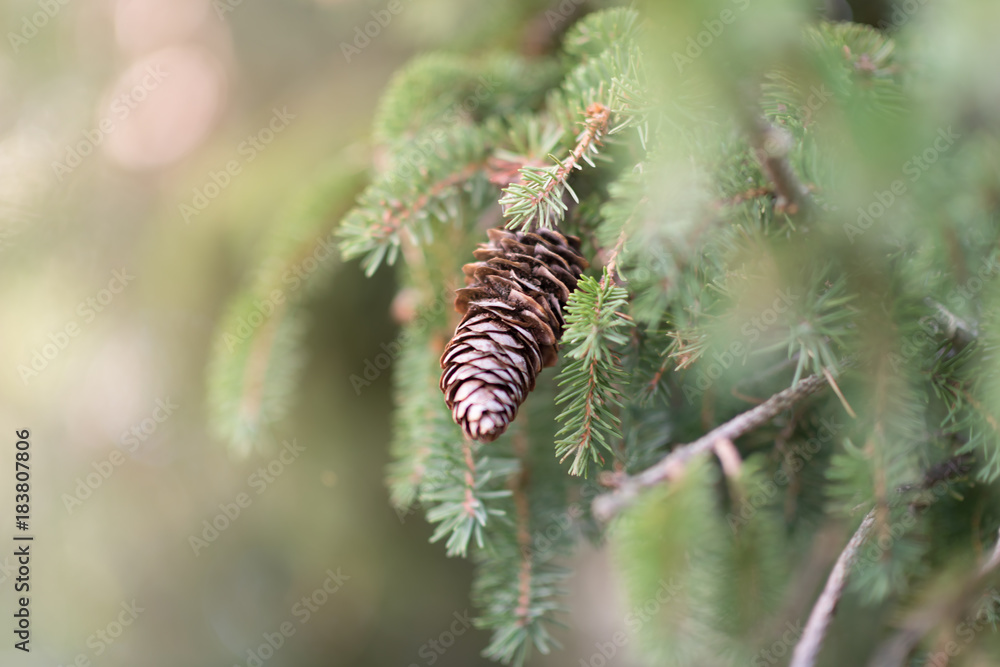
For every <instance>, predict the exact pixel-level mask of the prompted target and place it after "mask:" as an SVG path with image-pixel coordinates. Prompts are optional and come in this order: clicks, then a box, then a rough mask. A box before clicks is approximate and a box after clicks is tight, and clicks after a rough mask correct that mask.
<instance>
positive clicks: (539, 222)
mask: <svg viewBox="0 0 1000 667" xmlns="http://www.w3.org/2000/svg"><path fill="white" fill-rule="evenodd" d="M585 117H586V118H585V120H584V128H583V131H582V132H580V134H579V136H578V137H577V139H576V146H575V147H574V148H573V150H572V151H570V154H569V155H568V156H567V157H566V158H564V159H562V160H560V159H558V158H557V157H555V156H553V155H550V156H549V157H550V158H551V159H552V160H554V161H555V162H556V166H546V167H535V166H524V167H522V168H521V170H520V173H521V179H520V181H521V182H519V183H514V184H512V185H510V186H509V187H508V188H507V189H506V190H504V194H503V197H501V198H500V205H501V206H502V207H503V212H504V217H506V218H509V220H508V222H507V228H508V229H520V230H527V229H529V228H531V227H533V226H541V227H549V228H551V227H553V226H555V225H556V224H558V223H559V222H560V221H561V220H562V219H563V216H564V214H565V212H566V210H567V209H568V207H567V205H566V203H565V202H563V193H564V192H569V194H570V196H571V197H573V199H574V200H575V201H576V202H578V203H579V199H578V198H577V196H576V193H575V192H574V191H573V188H571V187H570V185H569V177H570V175H571V174H572V173H573V170H575V169H583V166H582V165H581V164H580V163H581V162H586V163H587V164H588V165H590V166H591V167H593V166H594V161H593V159H592V157H591V156H595V155H597V153H598V150H597V149H598V147H599V146H600V145H601V140H602V138H603V136H604V135H605V133H606V132H607V130H608V121H609V120H610V118H611V110H610V109H608V107H606V106H604V105H603V104H601V103H600V102H594V103H592V104H591V105H590V106H588V107H587V110H586V112H585Z"/></svg>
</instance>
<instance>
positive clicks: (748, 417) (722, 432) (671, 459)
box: [594, 375, 827, 521]
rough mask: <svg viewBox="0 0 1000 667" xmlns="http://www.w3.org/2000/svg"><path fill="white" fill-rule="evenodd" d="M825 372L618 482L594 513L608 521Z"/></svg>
mask: <svg viewBox="0 0 1000 667" xmlns="http://www.w3.org/2000/svg"><path fill="white" fill-rule="evenodd" d="M826 384H827V380H826V378H825V377H823V376H822V375H810V376H809V377H807V378H805V379H804V380H802V381H801V382H799V383H798V384H797V385H795V386H794V387H790V388H788V389H785V390H784V391H781V392H779V393H777V394H775V395H774V396H772V397H771V398H769V399H767V400H766V401H764V402H763V403H761V404H760V405H758V406H756V407H754V408H752V409H750V410H747V411H746V412H744V413H742V414H740V415H738V416H736V417H734V418H733V419H731V420H729V421H728V422H726V423H725V424H723V425H722V426H719V427H718V428H715V429H713V430H712V431H710V432H709V433H707V434H706V435H703V436H702V437H700V438H698V439H697V440H695V441H694V442H692V443H689V444H686V445H681V446H679V447H677V448H675V449H674V450H673V451H672V452H670V453H669V454H667V455H666V456H665V457H663V458H662V459H660V461H659V462H657V463H655V464H653V465H652V466H650V467H649V468H647V469H646V470H644V471H643V472H641V473H639V474H638V475H633V476H631V477H625V478H624V479H622V480H620V481H619V482H618V484H617V486H618V488H617V489H616V490H615V491H612V492H610V493H606V494H604V495H602V496H598V497H597V498H596V499H595V500H594V516H596V517H597V518H598V519H600V520H602V521H608V520H609V519H611V518H612V517H614V516H615V515H616V514H618V513H619V512H620V511H622V510H623V509H625V508H626V507H628V506H629V505H631V504H632V503H633V502H635V500H636V499H637V498H638V497H639V494H640V493H641V492H642V491H643V490H644V489H646V488H649V487H651V486H656V485H657V484H661V483H663V482H665V481H667V480H669V479H671V478H672V477H674V476H675V475H676V474H678V473H679V472H680V470H682V469H683V467H684V464H685V463H686V462H687V461H688V460H690V459H691V458H692V457H694V456H697V455H699V454H701V453H703V452H706V451H708V450H710V449H713V448H714V447H715V445H716V443H718V442H719V441H720V440H735V439H736V438H738V437H740V436H741V435H743V434H745V433H748V432H750V431H752V430H754V429H755V428H757V427H758V426H761V425H762V424H766V423H767V422H769V421H771V420H772V419H774V418H775V417H776V416H777V415H779V414H780V413H782V412H784V411H785V410H786V409H788V408H789V407H791V406H792V405H794V404H795V403H796V402H798V401H800V400H802V399H803V398H805V397H807V396H810V395H812V394H814V393H815V392H817V391H819V390H820V389H822V388H823V387H824V386H826Z"/></svg>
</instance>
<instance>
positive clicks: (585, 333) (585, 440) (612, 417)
mask: <svg viewBox="0 0 1000 667" xmlns="http://www.w3.org/2000/svg"><path fill="white" fill-rule="evenodd" d="M627 302H628V294H627V292H626V291H625V290H624V289H623V288H621V287H616V286H615V284H614V281H613V280H612V277H611V275H610V273H608V272H607V271H605V273H604V278H603V279H602V280H601V281H600V282H598V281H597V280H594V279H593V278H591V277H589V276H583V277H582V278H581V279H580V282H579V284H578V285H577V287H576V291H575V292H573V294H572V295H571V296H570V299H569V303H567V304H566V330H565V331H564V332H563V339H562V343H563V346H564V351H563V354H564V359H566V361H565V363H564V364H563V368H562V370H561V371H560V373H559V385H560V387H562V389H561V391H560V392H559V397H558V398H557V399H556V403H557V404H559V405H562V404H565V407H564V408H563V412H562V414H560V415H559V421H560V422H562V423H563V427H562V429H561V430H560V431H559V433H558V435H557V436H556V437H557V438H558V440H556V456H557V457H559V460H560V461H564V460H566V459H567V458H568V457H570V456H572V457H573V459H572V461H571V462H570V468H569V472H570V474H571V475H584V476H586V474H587V469H588V467H589V463H590V461H594V462H595V463H596V462H598V461H600V460H602V459H603V457H602V456H601V454H600V453H599V449H604V450H605V451H606V452H607V453H608V454H610V455H611V456H614V450H613V449H612V447H613V445H614V443H615V442H616V441H618V440H620V438H621V429H620V427H621V420H620V419H619V418H618V416H617V415H616V414H615V412H614V411H615V409H616V408H620V407H622V403H621V393H620V391H619V389H618V387H617V385H619V384H621V383H622V382H623V381H624V379H625V373H624V371H623V370H622V364H621V360H620V358H619V355H618V354H616V353H615V350H616V349H619V348H621V347H622V346H624V345H625V343H626V342H627V341H628V336H627V334H626V331H627V330H628V328H629V327H630V326H631V324H632V323H631V322H630V321H629V320H628V319H626V317H625V316H623V315H622V312H621V311H622V310H623V309H624V308H625V306H626V304H627Z"/></svg>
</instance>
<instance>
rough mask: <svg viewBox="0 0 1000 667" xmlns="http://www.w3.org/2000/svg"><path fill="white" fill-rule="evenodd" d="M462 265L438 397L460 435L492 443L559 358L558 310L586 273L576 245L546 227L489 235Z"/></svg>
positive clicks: (576, 241)
mask: <svg viewBox="0 0 1000 667" xmlns="http://www.w3.org/2000/svg"><path fill="white" fill-rule="evenodd" d="M488 234H489V239H490V241H489V243H484V244H481V245H480V246H479V248H478V249H477V250H476V251H475V252H474V253H473V255H474V256H475V258H476V259H477V260H478V261H476V262H473V263H471V264H466V265H465V266H464V267H462V271H463V272H464V273H465V284H466V287H464V288H462V289H460V290H458V292H457V293H456V297H455V309H456V310H457V311H458V312H460V313H462V314H464V315H465V317H463V318H462V321H461V322H460V323H459V324H458V327H457V328H456V329H455V335H454V337H452V339H451V342H449V343H448V345H447V347H445V350H444V354H443V355H442V356H441V368H443V369H444V372H443V373H442V375H441V391H442V392H444V397H445V402H446V403H447V404H448V408H449V409H450V410H451V414H452V417H454V419H455V421H456V422H457V423H458V424H459V425H460V426H461V427H462V430H463V431H464V432H465V434H466V435H467V436H468V437H470V438H472V439H474V440H481V441H484V442H491V441H493V440H496V439H497V438H498V437H499V436H500V435H501V434H502V433H503V432H504V431H506V430H507V426H508V425H509V424H510V423H511V422H512V421H513V420H514V417H515V416H516V415H517V410H518V408H519V407H520V406H521V403H523V402H524V399H525V398H527V396H528V393H529V392H530V391H531V390H532V389H534V388H535V378H536V377H537V376H538V373H539V372H540V371H541V370H542V369H543V368H546V367H548V366H553V365H555V363H556V361H557V359H558V356H559V355H558V350H559V339H560V338H561V337H562V332H563V326H564V325H565V320H564V319H563V312H562V311H563V308H565V307H566V301H567V300H568V299H569V295H570V293H571V292H572V291H573V290H574V289H576V281H577V279H578V278H579V277H580V274H581V273H583V270H584V269H585V268H587V261H586V260H585V259H584V258H583V256H582V255H580V240H579V239H578V238H576V237H575V236H564V235H563V234H561V233H559V232H557V231H555V230H551V229H539V230H536V231H533V232H512V231H508V230H505V229H491V230H489V232H488Z"/></svg>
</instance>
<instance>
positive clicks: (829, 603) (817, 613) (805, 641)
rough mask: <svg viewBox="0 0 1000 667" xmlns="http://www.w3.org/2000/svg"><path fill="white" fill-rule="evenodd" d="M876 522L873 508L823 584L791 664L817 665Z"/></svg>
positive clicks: (799, 665)
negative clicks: (851, 575) (838, 607)
mask: <svg viewBox="0 0 1000 667" xmlns="http://www.w3.org/2000/svg"><path fill="white" fill-rule="evenodd" d="M874 525H875V510H874V509H873V510H871V511H869V512H868V514H866V515H865V518H864V519H862V521H861V525H860V526H858V529H857V530H856V531H855V532H854V535H853V536H852V537H851V539H850V541H849V542H848V543H847V546H846V547H844V550H843V551H842V552H841V553H840V557H838V558H837V562H836V563H835V564H834V566H833V570H832V571H831V572H830V576H829V578H828V579H827V580H826V585H825V586H824V587H823V592H822V593H821V594H820V596H819V599H818V600H816V604H815V605H814V606H813V609H812V612H811V613H810V614H809V620H808V621H807V622H806V627H805V629H804V630H803V631H802V636H801V637H800V638H799V642H798V643H797V644H796V645H795V650H794V651H793V652H792V660H791V662H790V663H789V666H788V667H813V665H814V664H815V662H816V658H817V656H818V655H819V651H820V648H821V647H822V646H823V638H824V637H825V636H826V630H827V628H828V627H829V626H830V621H831V620H833V614H834V612H835V611H836V610H837V603H838V602H839V601H840V596H841V595H842V594H843V592H844V587H845V586H846V585H847V577H848V575H849V574H850V572H851V567H852V566H853V565H854V561H855V560H857V558H858V551H859V550H860V549H861V545H863V544H864V543H865V540H867V539H868V535H869V533H871V530H872V526H874Z"/></svg>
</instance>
